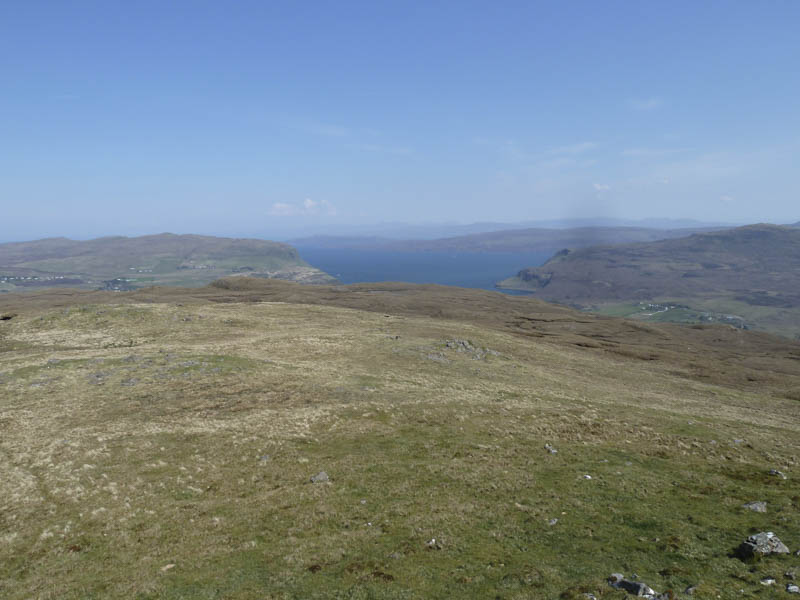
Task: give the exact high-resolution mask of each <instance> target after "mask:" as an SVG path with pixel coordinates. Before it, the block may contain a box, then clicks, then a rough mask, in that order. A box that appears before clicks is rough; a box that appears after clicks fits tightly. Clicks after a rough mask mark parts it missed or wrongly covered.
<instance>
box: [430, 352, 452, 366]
mask: <svg viewBox="0 0 800 600" xmlns="http://www.w3.org/2000/svg"><path fill="white" fill-rule="evenodd" d="M425 358H427V359H428V360H433V361H435V362H439V363H449V362H450V361H449V360H447V358H446V357H445V355H444V354H442V353H441V352H430V353H429V354H428V355H426V356H425Z"/></svg>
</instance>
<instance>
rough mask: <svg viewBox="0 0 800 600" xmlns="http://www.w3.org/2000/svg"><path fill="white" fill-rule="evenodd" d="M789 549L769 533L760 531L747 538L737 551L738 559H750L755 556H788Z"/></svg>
mask: <svg viewBox="0 0 800 600" xmlns="http://www.w3.org/2000/svg"><path fill="white" fill-rule="evenodd" d="M788 553H789V548H787V547H786V544H784V543H783V542H781V540H780V539H779V538H778V536H777V535H775V534H774V533H772V532H771V531H762V532H761V533H757V534H755V535H751V536H750V537H748V538H747V540H745V541H744V542H742V544H741V545H740V546H739V548H738V549H737V554H738V555H739V557H740V558H751V557H753V556H755V555H761V556H764V555H767V554H788Z"/></svg>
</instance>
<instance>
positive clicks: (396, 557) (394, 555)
mask: <svg viewBox="0 0 800 600" xmlns="http://www.w3.org/2000/svg"><path fill="white" fill-rule="evenodd" d="M389 558H391V559H392V560H400V559H401V558H403V555H402V554H400V553H399V552H392V553H391V554H390V555H389Z"/></svg>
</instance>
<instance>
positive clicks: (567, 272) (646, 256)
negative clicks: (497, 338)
mask: <svg viewBox="0 0 800 600" xmlns="http://www.w3.org/2000/svg"><path fill="white" fill-rule="evenodd" d="M498 285H499V286H500V287H504V288H513V289H524V290H529V291H531V292H533V293H535V295H536V296H537V297H539V298H542V299H545V300H552V301H557V302H562V303H568V304H572V305H578V306H582V307H595V308H597V307H602V308H603V309H604V310H609V311H613V312H614V313H615V314H627V315H631V316H633V315H636V314H639V315H640V316H647V317H655V318H656V319H669V318H677V319H680V320H695V319H702V318H703V317H704V316H705V318H706V319H715V318H719V316H720V315H723V316H725V315H727V317H725V319H726V320H727V321H729V322H732V323H736V322H738V323H744V324H750V325H751V326H754V327H759V328H765V329H771V330H773V331H775V332H779V333H783V334H786V333H790V334H792V335H795V334H797V333H800V321H798V320H797V317H798V316H800V231H798V230H797V229H795V228H790V227H782V226H776V225H751V226H746V227H739V228H736V229H730V230H725V231H719V232H711V233H702V234H695V235H692V236H690V237H686V238H681V239H672V240H663V241H658V242H651V243H639V244H627V245H620V246H598V247H591V248H584V249H579V250H575V251H570V250H564V251H562V252H559V253H557V254H556V255H555V256H554V257H553V258H552V259H551V260H549V261H548V262H547V263H545V264H544V265H542V266H541V267H535V268H528V269H523V270H522V271H520V272H519V273H518V275H517V276H516V277H513V278H510V279H507V280H505V281H502V282H501V283H499V284H498ZM631 303H632V304H631ZM653 303H655V304H653ZM675 305H678V306H675ZM670 307H671V308H670ZM627 310H629V312H628V313H626V312H625V311H627ZM654 311H655V312H654ZM666 313H670V314H666ZM787 327H789V328H790V329H789V330H787V329H786V328H787Z"/></svg>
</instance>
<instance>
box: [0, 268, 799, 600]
mask: <svg viewBox="0 0 800 600" xmlns="http://www.w3.org/2000/svg"><path fill="white" fill-rule="evenodd" d="M0 316H2V317H3V318H2V319H0V429H1V430H2V435H0V453H2V456H3V460H2V461H0V509H1V510H0V596H2V597H3V598H8V599H9V600H21V599H23V598H32V597H41V598H56V597H58V598H87V597H103V598H143V599H145V598H153V599H155V598H231V599H239V598H241V599H245V598H378V599H381V598H448V597H463V598H496V597H501V598H507V599H514V598H559V597H560V598H568V599H583V598H586V597H587V594H592V595H594V596H595V597H597V598H605V599H607V600H612V599H620V600H621V599H622V598H625V597H626V595H625V594H624V593H623V592H622V591H621V590H615V589H613V588H611V587H609V585H608V583H607V582H606V577H608V575H609V574H610V573H613V572H620V571H621V572H623V573H624V574H625V575H626V576H628V577H632V574H633V573H636V574H637V575H638V580H639V581H642V582H645V583H646V584H647V585H649V586H651V587H652V588H654V589H656V590H657V591H658V592H663V593H665V594H666V593H667V592H668V590H673V591H674V592H675V593H674V594H667V595H666V596H665V597H688V596H684V594H683V590H684V589H686V588H687V587H689V586H692V587H693V594H692V596H691V597H693V598H700V599H711V598H718V597H721V598H733V597H737V598H739V597H761V596H763V595H764V590H765V587H764V586H763V585H762V584H761V580H762V579H763V578H765V577H767V576H772V577H774V578H777V579H778V585H776V586H774V587H773V590H775V588H777V587H778V586H780V587H784V586H785V584H786V582H787V581H791V580H790V579H786V578H785V577H784V576H783V575H782V574H783V573H784V572H786V573H789V572H790V571H791V570H792V569H796V568H797V567H798V566H800V563H798V558H797V557H795V556H788V555H784V556H766V557H764V558H763V559H762V560H760V561H754V562H745V561H743V560H740V559H738V558H735V557H734V556H733V554H734V551H735V549H736V548H737V547H738V546H739V544H740V543H741V542H742V541H743V540H744V539H745V538H746V537H747V536H748V535H750V534H752V533H754V532H757V531H773V532H775V534H776V535H777V536H778V537H779V538H780V539H781V540H782V541H783V542H784V543H785V544H787V545H788V546H789V548H790V549H791V551H792V552H795V551H797V550H798V548H800V484H799V483H798V481H800V480H798V477H797V471H798V468H800V467H798V456H800V421H799V420H798V411H797V407H798V401H800V396H798V395H797V390H798V389H800V360H798V359H800V345H798V344H796V343H792V342H790V341H788V340H783V339H780V338H775V337H772V336H769V335H766V334H760V333H754V332H748V331H741V330H735V329H732V328H729V327H720V326H697V327H694V328H689V327H678V326H674V325H668V324H657V325H649V324H642V323H637V322H635V321H623V320H620V319H613V318H607V317H602V316H596V315H591V314H585V313H581V312H578V311H574V310H570V309H568V308H565V307H559V306H554V305H548V304H545V303H542V302H539V301H537V300H535V299H530V298H523V297H506V296H503V295H501V294H497V293H492V292H483V291H478V290H463V289H454V288H443V287H439V286H413V285H403V284H381V285H358V286H299V285H296V284H292V283H287V282H280V281H265V280H258V279H249V278H232V279H227V280H224V281H221V282H218V283H216V284H215V285H213V286H208V287H204V288H195V289H186V288H183V289H178V288H147V289H143V290H139V291H136V292H128V293H117V294H113V293H110V292H100V291H94V292H84V291H70V290H56V291H42V292H33V293H27V294H5V295H2V296H0ZM772 470H775V471H779V472H780V473H781V474H773V472H772ZM782 475H785V478H784V477H783V476H782ZM312 477H313V481H314V482H312ZM753 501H763V502H766V507H767V508H766V512H754V511H752V510H748V509H747V508H745V507H743V505H744V504H745V503H749V502H753ZM787 577H788V575H787ZM741 590H744V593H743V592H742V591H741ZM767 591H770V590H768V589H767ZM780 593H783V592H782V590H781V592H780Z"/></svg>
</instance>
